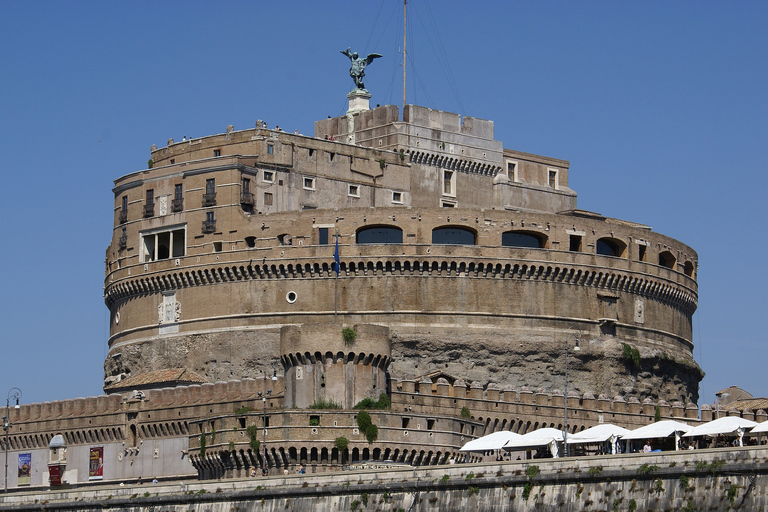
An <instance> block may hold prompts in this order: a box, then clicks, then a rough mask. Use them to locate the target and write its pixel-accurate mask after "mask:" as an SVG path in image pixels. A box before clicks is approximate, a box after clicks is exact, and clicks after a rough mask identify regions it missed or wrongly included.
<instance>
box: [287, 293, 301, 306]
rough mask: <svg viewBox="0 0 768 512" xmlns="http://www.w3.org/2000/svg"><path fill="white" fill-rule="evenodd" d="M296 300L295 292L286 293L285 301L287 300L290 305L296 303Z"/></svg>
mask: <svg viewBox="0 0 768 512" xmlns="http://www.w3.org/2000/svg"><path fill="white" fill-rule="evenodd" d="M297 298H298V296H297V295H296V292H288V293H286V294H285V300H287V301H288V302H289V303H291V304H293V303H294V302H296V299H297Z"/></svg>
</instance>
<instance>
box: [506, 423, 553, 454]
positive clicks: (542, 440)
mask: <svg viewBox="0 0 768 512" xmlns="http://www.w3.org/2000/svg"><path fill="white" fill-rule="evenodd" d="M562 442H563V431H562V430H558V429H556V428H550V427H547V428H540V429H538V430H534V431H533V432H528V433H527V434H523V435H522V436H520V438H519V439H513V440H511V441H509V442H508V443H507V444H505V445H504V449H505V450H510V451H512V450H527V449H529V448H540V447H542V446H549V450H550V451H551V452H552V456H553V457H558V456H559V450H558V446H557V443H562Z"/></svg>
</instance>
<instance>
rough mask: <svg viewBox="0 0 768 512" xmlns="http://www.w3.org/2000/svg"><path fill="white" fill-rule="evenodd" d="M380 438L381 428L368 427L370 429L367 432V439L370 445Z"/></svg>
mask: <svg viewBox="0 0 768 512" xmlns="http://www.w3.org/2000/svg"><path fill="white" fill-rule="evenodd" d="M378 438H379V427H377V426H376V425H371V426H370V427H368V429H367V430H366V431H365V439H366V440H367V441H368V443H369V444H370V443H372V442H374V441H375V440H376V439H378Z"/></svg>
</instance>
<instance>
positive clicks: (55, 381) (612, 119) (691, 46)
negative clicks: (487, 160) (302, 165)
mask: <svg viewBox="0 0 768 512" xmlns="http://www.w3.org/2000/svg"><path fill="white" fill-rule="evenodd" d="M766 26H768V2H765V1H764V0H763V1H760V2H748V1H745V2H720V1H718V2H687V1H679V2H654V1H643V2H634V3H631V2H614V1H605V2H590V1H584V2H571V1H564V2H549V1H535V2H534V1H531V2H511V1H506V0H505V1H497V2H490V1H488V2H484V1H473V2H467V1H465V0H463V1H453V0H450V1H449V0H443V1H438V0H430V1H426V0H410V2H409V32H411V34H410V36H409V42H408V50H409V56H411V57H412V60H410V61H409V65H408V82H409V92H408V102H409V103H416V104H420V105H424V106H428V107H432V108H437V109H441V110H449V111H454V112H458V113H461V114H465V115H470V116H475V117H481V118H487V119H492V120H494V121H495V123H496V124H495V126H496V138H497V139H499V140H502V141H503V142H504V146H505V147H508V148H511V149H517V150H521V151H526V152H530V153H538V154H542V155H547V156H553V157H557V158H562V159H566V160H569V161H570V162H571V181H570V184H571V187H572V188H573V189H575V190H576V191H577V192H578V193H579V200H578V204H579V207H580V208H583V209H587V210H592V211H596V212H599V213H602V214H604V215H607V216H612V217H618V218H621V219H627V220H632V221H636V222H641V223H645V224H648V225H650V226H652V227H653V229H654V230H655V231H657V232H660V233H663V234H666V235H669V236H672V237H674V238H677V239H679V240H681V241H683V242H684V243H687V244H688V245H690V246H692V247H693V248H694V249H696V250H697V251H698V253H699V260H700V268H699V295H700V297H699V310H698V312H697V313H696V315H695V317H694V342H695V344H696V348H695V357H696V359H697V361H698V362H699V364H700V365H701V366H702V367H703V368H704V370H705V371H706V373H707V376H706V378H705V380H704V381H703V383H702V385H701V399H700V403H707V402H708V403H711V402H712V401H713V399H714V392H715V391H717V390H719V389H722V388H724V387H727V386H729V385H738V386H741V387H743V388H745V389H747V390H748V391H750V392H752V393H753V394H755V395H757V396H768V380H766V379H765V372H766V370H765V364H766V337H767V336H766V329H765V324H764V323H763V320H765V318H764V317H763V315H764V314H766V280H767V278H766V275H768V273H767V272H766V269H765V267H766V265H765V264H766V255H767V254H768V246H767V245H768V243H767V242H766V228H765V221H766V213H765V209H764V203H763V197H764V195H765V191H766V188H767V187H766V185H768V183H767V181H768V178H767V177H766V176H767V173H766V158H765V151H766V142H767V141H768V129H767V128H766V123H767V120H768V101H767V100H766V91H767V90H768V65H767V63H768V31H767V30H766ZM401 27H402V2H401V1H399V0H386V1H385V2H383V3H382V2H380V1H378V0H376V1H373V0H371V1H366V2H361V1H357V2H351V1H323V2H318V1H286V2H266V1H263V2H241V1H229V2H172V1H164V2H156V1H152V2H139V1H132V2H126V1H112V2H103V1H99V2H95V1H78V2H60V1H56V2H11V1H2V2H0V48H2V54H0V55H1V58H0V65H1V66H2V72H0V95H1V97H2V117H1V118H0V158H1V159H2V176H3V200H2V201H1V202H0V209H1V211H2V217H1V218H2V222H1V223H0V229H1V230H2V241H3V250H2V251H0V258H2V265H1V266H0V268H2V270H3V280H2V290H3V292H2V307H0V321H1V322H2V333H1V334H0V336H1V337H0V340H1V341H0V343H1V344H2V345H1V347H0V396H2V397H5V393H7V390H8V389H9V388H10V387H11V386H18V387H20V388H21V389H22V390H23V392H24V396H23V401H24V402H27V403H28V402H41V401H47V400H57V399H63V398H74V397H78V396H89V395H96V394H99V393H101V384H102V374H103V372H102V363H103V359H104V357H105V355H106V340H107V323H108V316H107V310H106V308H105V306H104V304H103V302H102V298H101V297H102V286H103V278H104V273H103V272H104V251H105V249H106V247H107V244H108V243H109V240H110V235H111V229H112V218H113V216H112V207H113V197H112V193H111V187H112V180H114V179H115V178H117V177H118V176H121V175H123V174H126V173H129V172H133V171H136V170H140V169H143V168H145V167H146V162H147V159H148V158H149V148H150V146H151V145H152V144H157V145H158V146H164V145H165V143H166V141H167V140H168V139H169V138H174V139H176V140H180V139H181V138H182V137H183V136H185V135H186V136H194V137H198V136H203V135H210V134H214V133H222V132H224V131H225V128H226V126H227V125H229V124H233V125H234V126H235V129H247V128H252V127H253V126H254V123H255V121H256V119H263V120H265V121H267V122H268V123H269V124H270V126H274V125H280V126H281V127H282V128H283V129H285V130H289V131H292V130H293V129H295V128H297V129H299V130H300V131H301V132H303V133H307V134H309V133H312V127H313V122H314V121H315V120H317V119H322V118H325V117H326V116H328V115H332V116H336V115H339V114H341V113H342V112H343V111H344V110H345V106H346V97H345V94H346V93H347V92H348V91H349V90H350V89H351V88H352V81H351V79H350V78H349V77H348V75H347V71H348V68H349V62H348V60H347V59H346V57H344V56H343V55H340V54H339V51H340V50H342V49H345V48H347V47H348V46H351V47H352V49H353V50H355V51H358V52H360V53H364V52H378V53H381V54H383V55H384V58H382V59H379V60H377V61H376V62H375V63H374V64H373V65H372V66H371V67H369V68H368V72H367V77H366V78H367V80H366V85H367V87H368V89H369V90H370V91H371V92H372V93H373V99H372V103H374V104H375V103H381V104H386V103H394V104H400V102H401V98H402V89H401V87H402V85H401V81H402V68H401V67H400V66H399V62H400V59H401V57H400V56H399V55H398V51H399V50H400V49H401V48H400V47H401V45H402V28H401ZM761 325H763V327H760V326H761Z"/></svg>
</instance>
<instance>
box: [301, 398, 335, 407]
mask: <svg viewBox="0 0 768 512" xmlns="http://www.w3.org/2000/svg"><path fill="white" fill-rule="evenodd" d="M309 409H342V407H341V404H340V403H338V402H335V401H334V400H333V398H329V399H327V400H326V399H324V398H320V399H318V400H315V403H313V404H312V405H310V406H309Z"/></svg>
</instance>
